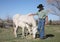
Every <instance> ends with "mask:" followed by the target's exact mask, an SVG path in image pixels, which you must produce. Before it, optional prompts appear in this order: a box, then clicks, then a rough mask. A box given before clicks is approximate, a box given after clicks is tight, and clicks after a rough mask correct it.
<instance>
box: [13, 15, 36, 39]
mask: <svg viewBox="0 0 60 42" xmlns="http://www.w3.org/2000/svg"><path fill="white" fill-rule="evenodd" d="M13 23H14V24H15V26H16V27H15V28H14V35H15V37H17V33H16V31H17V28H18V26H20V27H22V35H23V36H24V27H25V26H26V27H27V29H28V31H29V33H30V34H31V30H32V33H33V38H35V34H36V29H35V27H36V21H35V19H34V17H33V16H29V14H27V15H20V14H16V15H14V16H13ZM28 24H29V25H30V24H32V28H30V27H29V25H28Z"/></svg>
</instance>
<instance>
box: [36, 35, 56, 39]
mask: <svg viewBox="0 0 60 42" xmlns="http://www.w3.org/2000/svg"><path fill="white" fill-rule="evenodd" d="M54 36H55V35H53V34H46V35H45V36H44V37H45V39H47V38H48V37H54ZM36 38H39V34H36Z"/></svg>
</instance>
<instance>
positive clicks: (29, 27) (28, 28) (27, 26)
mask: <svg viewBox="0 0 60 42" xmlns="http://www.w3.org/2000/svg"><path fill="white" fill-rule="evenodd" d="M26 27H27V29H28V31H29V33H30V34H31V30H30V27H29V26H28V25H27V24H26Z"/></svg>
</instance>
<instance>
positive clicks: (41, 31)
mask: <svg viewBox="0 0 60 42" xmlns="http://www.w3.org/2000/svg"><path fill="white" fill-rule="evenodd" d="M44 26H45V19H39V22H38V32H39V37H40V38H43V37H44V34H45V33H44Z"/></svg>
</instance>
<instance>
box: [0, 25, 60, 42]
mask: <svg viewBox="0 0 60 42" xmlns="http://www.w3.org/2000/svg"><path fill="white" fill-rule="evenodd" d="M18 31H19V32H18V34H21V29H19V30H18ZM45 35H46V36H47V37H48V38H46V39H44V40H41V39H39V38H36V39H33V38H32V36H29V35H28V36H29V37H28V36H27V37H26V38H24V39H23V38H22V37H21V35H18V37H17V38H14V35H13V28H8V29H4V28H0V42H60V25H47V26H46V27H45Z"/></svg>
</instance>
